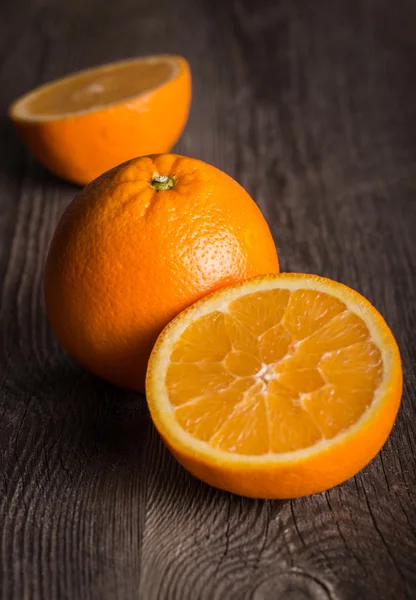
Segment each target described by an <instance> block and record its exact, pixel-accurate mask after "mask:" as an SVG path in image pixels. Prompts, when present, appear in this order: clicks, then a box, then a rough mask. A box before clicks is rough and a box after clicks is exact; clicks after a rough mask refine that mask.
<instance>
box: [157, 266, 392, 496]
mask: <svg viewBox="0 0 416 600" xmlns="http://www.w3.org/2000/svg"><path fill="white" fill-rule="evenodd" d="M401 390H402V369H401V361H400V355H399V351H398V348H397V345H396V342H395V340H394V338H393V335H392V333H391V332H390V330H389V328H388V327H387V325H386V323H385V322H384V320H383V318H382V317H381V316H380V314H379V313H378V312H377V311H376V309H375V308H374V307H373V306H372V305H371V304H370V303H369V302H368V301H367V300H365V299H364V298H363V297H362V296H360V295H359V294H358V293H356V292H354V291H353V290H351V289H349V288H347V287H346V286H344V285H342V284H339V283H335V282H334V281H330V280H328V279H323V278H320V277H316V276H313V275H298V274H282V275H274V276H266V277H259V278H255V279H252V280H250V281H247V282H243V283H241V284H237V285H235V286H231V287H229V288H226V289H223V290H221V291H219V292H215V293H214V294H212V295H210V296H209V297H207V298H204V299H202V300H200V301H199V302H197V303H196V304H194V305H193V306H192V307H190V308H188V309H187V310H185V311H184V312H183V313H181V314H180V315H179V316H178V317H176V319H174V320H173V322H172V323H170V324H169V325H168V326H167V327H166V329H165V330H164V331H163V333H162V334H161V336H160V337H159V339H158V341H157V343H156V345H155V347H154V349H153V352H152V355H151V358H150V361H149V369H148V374H147V379H146V393H147V401H148V404H149V409H150V413H151V416H152V419H153V421H154V423H155V425H156V428H157V429H158V430H159V432H160V434H161V436H162V437H163V439H164V440H165V442H166V444H167V445H168V446H169V448H170V449H171V451H172V452H173V454H174V455H175V456H176V458H177V459H178V461H179V462H180V463H181V464H182V465H183V466H184V467H185V468H186V469H188V470H189V471H190V472H191V473H193V474H194V475H196V476H197V477H199V478H200V479H202V480H203V481H205V482H207V483H209V484H211V485H213V486H216V487H218V488H222V489H224V490H228V491H230V492H234V493H236V494H241V495H244V496H251V497H254V498H293V497H298V496H304V495H306V494H312V493H314V492H320V491H323V490H326V489H328V488H330V487H332V486H335V485H337V484H339V483H341V482H342V481H345V480H346V479H348V478H349V477H351V476H352V475H354V474H355V473H357V471H359V469H361V468H362V467H364V465H366V464H367V463H368V462H369V461H370V460H371V459H372V458H373V457H374V456H375V455H376V453H377V452H378V451H379V450H380V448H381V447H382V445H383V444H384V442H385V440H386V438H387V436H388V434H389V432H390V430H391V428H392V426H393V422H394V419H395V417H396V413H397V410H398V408H399V403H400V397H401Z"/></svg>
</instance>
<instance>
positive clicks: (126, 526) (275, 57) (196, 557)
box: [0, 0, 416, 600]
mask: <svg viewBox="0 0 416 600" xmlns="http://www.w3.org/2000/svg"><path fill="white" fill-rule="evenodd" d="M0 15H1V16H0V109H1V112H0V115H1V116H0V129H1V147H0V241H1V255H0V277H1V287H0V294H1V296H0V298H1V301H0V302H1V304H0V306H1V328H0V461H1V462H0V580H1V590H0V597H1V599H2V600H26V599H59V600H60V599H64V598H67V599H69V600H90V599H94V600H95V599H96V600H116V599H120V600H133V599H134V600H136V599H140V600H148V599H149V600H159V599H161V600H165V599H166V600H168V599H169V600H171V599H172V600H173V599H175V600H188V599H190V600H199V599H201V600H202V599H204V600H211V599H212V600H214V599H219V600H229V599H230V600H234V599H235V600H245V599H247V600H248V599H252V600H309V599H312V600H329V599H332V600H335V599H339V600H361V599H365V600H366V599H370V600H372V599H374V600H375V599H377V600H379V599H391V600H401V599H404V598H409V599H410V598H415V597H416V518H415V513H416V510H415V509H416V489H415V470H416V469H415V449H416V397H415V389H416V376H415V363H416V356H415V351H416V346H415V335H416V326H415V324H416V268H415V266H416V75H415V73H416V42H415V40H416V6H415V4H414V3H413V2H412V1H411V0H399V1H396V2H392V1H391V0H379V1H377V0H361V1H353V0H345V1H334V0H321V1H320V2H312V1H310V0H282V1H273V0H270V1H269V2H267V1H265V0H233V1H228V2H227V1H226V0H175V2H174V1H169V0H163V1H159V2H156V1H155V0H117V1H115V2H104V1H102V2H100V1H99V0H72V1H70V2H58V1H55V2H54V1H53V0H32V1H31V2H25V1H24V0H13V1H11V2H7V3H6V0H3V1H2V2H1V9H0ZM157 52H177V53H180V54H183V55H184V56H186V57H187V58H188V59H189V61H190V63H191V66H192V70H193V77H194V99H193V106H192V113H191V116H190V120H189V124H188V126H187V128H186V131H185V133H184V135H183V137H182V139H181V141H180V142H179V144H178V146H177V151H178V152H180V153H183V154H189V155H193V156H196V157H199V158H201V159H203V160H206V161H207V162H210V163H213V164H215V165H216V166H218V167H219V168H221V169H224V170H225V171H227V172H228V173H229V174H230V175H232V176H233V177H235V178H236V179H237V180H238V181H239V182H241V183H242V184H243V185H244V186H245V187H246V188H247V190H248V191H249V192H250V193H251V194H252V195H253V197H254V198H255V199H256V201H257V202H258V204H259V206H260V207H261V209H262V210H263V212H264V214H265V216H266V218H267V219H268V222H269V223H270V226H271V229H272V232H273V235H274V237H275V241H276V244H277V248H278V251H279V255H280V258H281V265H282V268H283V270H286V271H306V272H315V273H318V274H322V275H325V276H328V277H332V278H335V279H337V280H340V281H342V282H344V283H346V284H348V285H350V286H352V287H354V288H356V289H358V290H359V291H360V292H362V293H363V294H364V295H366V296H367V297H368V298H369V299H370V300H371V301H372V302H373V303H374V304H375V305H376V306H377V308H378V309H379V310H380V311H381V312H382V313H383V315H384V316H385V318H386V319H387V321H388V323H389V324H390V326H391V327H392V329H393V332H394V333H395V335H396V336H397V340H398V342H399V345H400V348H401V352H402V356H403V361H404V371H405V388H404V394H403V404H402V408H401V410H400V414H399V417H398V420H397V423H396V425H395V427H394V430H393V432H392V434H391V436H390V438H389V440H388V442H387V443H386V445H385V447H384V448H383V450H382V452H381V453H380V454H379V455H378V456H377V457H376V458H375V459H374V460H373V462H372V463H371V464H370V465H369V466H368V467H367V468H366V469H364V471H363V472H361V473H360V474H358V475H357V476H356V477H354V478H353V479H351V480H350V481H348V482H347V483H345V484H344V485H341V486H339V487H337V488H335V489H333V490H330V491H329V492H327V493H323V494H318V495H315V496H312V497H308V498H303V499H299V500H295V501H285V502H271V501H268V502H264V501H253V500H248V499H244V498H239V497H235V496H232V495H230V494H227V493H223V492H220V491H217V490H215V489H211V488H209V487H208V486H206V485H204V484H202V483H200V482H199V481H197V480H196V479H194V478H192V477H191V476H190V475H188V474H187V473H186V472H185V471H183V470H182V469H181V468H180V467H179V466H178V465H177V464H176V462H175V461H174V460H173V459H172V458H171V456H170V455H169V453H168V452H167V450H166V449H165V448H164V446H163V445H162V443H161V441H160V439H159V437H158V435H157V434H156V432H155V430H154V428H153V426H152V424H151V422H150V419H149V415H148V412H147V409H146V405H145V401H144V399H143V398H142V397H140V396H137V395H134V394H127V393H125V392H123V391H121V390H118V389H116V388H114V387H111V386H110V385H107V384H105V383H104V382H101V381H99V380H98V379H96V378H94V377H93V376H91V375H89V374H88V373H86V372H85V371H84V370H83V369H82V368H81V367H79V366H78V365H76V364H75V363H73V362H72V361H71V360H70V359H69V358H68V357H67V355H66V354H65V353H64V352H63V350H61V349H60V347H59V346H58V344H57V342H56V340H55V338H54V336H53V334H52V332H51V330H50V328H49V326H48V323H47V320H46V316H45V308H44V303H43V298H42V268H43V263H44V259H45V254H46V251H47V247H48V243H49V241H50V238H51V236H52V233H53V230H54V227H55V225H56V223H57V220H58V217H59V215H60V213H61V212H62V211H63V209H64V207H65V206H66V205H67V204H68V203H69V201H70V200H71V198H72V197H73V196H74V194H75V193H76V191H77V189H76V188H75V187H73V186H70V185H68V184H66V183H64V182H62V181H60V180H58V179H57V178H55V177H53V176H51V175H50V174H49V173H47V172H46V171H45V170H44V169H43V168H42V167H41V166H39V165H38V164H37V163H36V162H35V161H34V160H33V159H32V158H31V157H30V156H29V154H28V153H27V151H26V150H25V149H24V148H23V146H22V145H21V143H20V141H19V140H18V139H17V137H16V135H15V133H14V131H13V129H12V127H11V125H10V124H9V122H8V120H7V117H6V111H7V106H8V104H9V103H10V102H11V101H12V100H13V99H14V98H15V97H17V96H18V95H20V94H22V93H23V92H25V91H27V90H28V89H30V88H31V87H33V86H35V85H37V84H40V83H42V82H46V81H48V80H51V79H53V78H56V77H58V76H61V75H63V74H65V73H68V72H70V71H72V70H76V69H79V68H83V67H87V66H90V65H95V64H98V63H102V62H106V61H111V60H115V59H121V58H123V57H129V56H136V55H140V54H148V53H157Z"/></svg>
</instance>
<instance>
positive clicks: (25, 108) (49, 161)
mask: <svg viewBox="0 0 416 600" xmlns="http://www.w3.org/2000/svg"><path fill="white" fill-rule="evenodd" d="M190 100H191V76H190V70H189V66H188V63H187V62H186V60H185V59H184V58H182V57H180V56H174V55H160V56H150V57H145V58H135V59H130V60H126V61H121V62H115V63H111V64H108V65H103V66H100V67H95V68H92V69H88V70H85V71H80V72H78V73H75V74H73V75H69V76H67V77H64V78H63V79H59V80H57V81H54V82H52V83H49V84H47V85H44V86H41V87H39V88H36V89H35V90H32V91H31V92H29V93H28V94H26V95H25V96H23V97H21V98H19V99H17V100H16V101H15V102H14V103H13V104H12V105H11V106H10V108H9V116H10V118H11V119H12V121H13V122H14V124H15V126H16V128H17V129H18V131H19V133H20V135H21V136H22V138H23V140H24V141H25V143H26V144H27V145H28V147H29V149H30V150H31V151H32V152H33V153H34V155H35V156H36V157H37V158H38V160H39V161H40V162H42V163H43V164H44V166H45V167H47V168H48V169H49V170H50V171H52V172H53V173H55V174H56V175H59V176H60V177H62V178H64V179H68V180H69V181H72V182H74V183H78V184H81V185H84V184H86V183H89V182H90V181H92V180H93V179H95V178H96V177H98V176H99V175H101V174H102V173H104V172H105V171H107V170H109V169H111V168H112V167H115V166H116V165H118V164H120V163H123V162H125V161H127V160H130V159H132V158H134V157H136V156H141V155H145V154H159V153H162V152H168V151H169V150H170V149H171V147H172V146H173V145H174V144H175V142H176V141H177V139H178V138H179V136H180V134H181V132H182V129H183V128H184V126H185V123H186V120H187V117H188V111H189V106H190Z"/></svg>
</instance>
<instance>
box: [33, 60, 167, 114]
mask: <svg viewBox="0 0 416 600" xmlns="http://www.w3.org/2000/svg"><path fill="white" fill-rule="evenodd" d="M174 69H175V67H174V65H173V63H172V62H171V61H169V60H158V61H155V60H147V61H146V60H143V61H142V62H137V61H132V62H131V63H130V62H127V63H125V64H117V63H115V64H113V65H109V66H106V67H99V68H97V69H91V70H88V71H85V72H83V73H77V74H76V76H74V77H68V78H66V79H62V80H60V81H57V82H56V83H53V84H51V85H48V86H46V87H45V88H43V89H42V90H37V91H36V94H34V95H33V97H30V96H29V97H28V98H27V100H26V102H25V112H26V113H28V114H32V115H36V116H39V117H56V116H60V115H63V114H67V113H70V114H74V113H78V112H83V111H86V110H89V109H94V108H98V107H103V106H106V105H111V104H115V103H118V102H122V101H124V100H126V99H128V98H134V97H136V96H138V95H139V94H141V93H143V92H146V91H147V90H150V89H152V88H155V87H157V86H159V85H161V84H162V83H164V82H165V81H168V80H169V79H170V78H171V77H172V76H173V74H174Z"/></svg>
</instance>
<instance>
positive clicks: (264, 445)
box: [209, 382, 270, 456]
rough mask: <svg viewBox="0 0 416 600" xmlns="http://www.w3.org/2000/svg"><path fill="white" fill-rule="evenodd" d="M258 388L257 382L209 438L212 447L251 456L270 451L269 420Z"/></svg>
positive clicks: (259, 387) (262, 396) (259, 384)
mask: <svg viewBox="0 0 416 600" xmlns="http://www.w3.org/2000/svg"><path fill="white" fill-rule="evenodd" d="M261 387H262V386H261V383H259V382H258V383H256V384H254V385H253V387H252V388H251V389H249V390H247V391H246V392H245V393H244V395H243V399H242V401H241V402H240V403H239V404H237V405H236V406H235V407H234V410H233V411H232V413H231V415H230V417H229V418H228V419H227V420H226V421H225V422H224V423H223V424H222V425H221V427H219V428H218V429H217V431H216V432H215V434H214V435H213V437H212V438H211V439H210V441H209V443H210V445H211V446H212V447H214V448H220V449H221V450H225V451H227V452H234V453H237V454H248V455H250V456H253V455H258V454H265V453H266V452H268V451H269V447H270V441H269V436H268V419H267V415H266V406H265V399H264V395H263V394H262V393H261Z"/></svg>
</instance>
